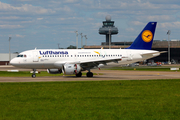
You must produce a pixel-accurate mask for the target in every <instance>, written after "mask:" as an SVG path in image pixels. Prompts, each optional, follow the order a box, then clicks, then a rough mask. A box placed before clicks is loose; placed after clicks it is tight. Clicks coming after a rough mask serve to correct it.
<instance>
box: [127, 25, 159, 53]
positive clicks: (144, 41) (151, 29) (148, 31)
mask: <svg viewBox="0 0 180 120" xmlns="http://www.w3.org/2000/svg"><path fill="white" fill-rule="evenodd" d="M156 24H157V22H149V23H148V24H147V25H146V27H145V28H144V29H143V30H142V32H141V33H140V34H139V36H138V37H137V38H136V39H135V40H134V42H133V43H132V44H131V46H130V47H128V48H127V49H143V50H151V47H152V43H153V38H154V33H155V29H156Z"/></svg>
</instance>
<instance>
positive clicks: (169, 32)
mask: <svg viewBox="0 0 180 120" xmlns="http://www.w3.org/2000/svg"><path fill="white" fill-rule="evenodd" d="M170 34H171V30H168V32H167V35H168V64H171V61H170V41H169V36H170Z"/></svg>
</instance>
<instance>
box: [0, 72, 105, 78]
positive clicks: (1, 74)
mask: <svg viewBox="0 0 180 120" xmlns="http://www.w3.org/2000/svg"><path fill="white" fill-rule="evenodd" d="M93 74H94V75H97V73H93ZM31 75H32V73H30V72H29V71H20V72H7V71H0V77H31ZM82 75H84V76H85V75H86V73H82ZM99 75H102V74H99ZM36 76H37V77H42V76H63V73H61V74H49V73H47V72H46V71H41V72H40V73H38V74H36ZM65 76H70V75H65ZM72 76H75V75H72Z"/></svg>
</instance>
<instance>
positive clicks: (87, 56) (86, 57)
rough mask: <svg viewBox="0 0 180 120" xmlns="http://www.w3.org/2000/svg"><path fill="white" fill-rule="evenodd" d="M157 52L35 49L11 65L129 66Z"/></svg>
mask: <svg viewBox="0 0 180 120" xmlns="http://www.w3.org/2000/svg"><path fill="white" fill-rule="evenodd" d="M157 52H158V51H154V50H136V49H35V50H28V51H24V52H22V53H20V54H19V55H18V57H16V58H14V59H12V60H11V64H12V65H13V66H16V67H21V68H29V69H43V68H44V69H54V68H58V69H61V68H62V67H63V65H64V64H66V63H75V64H77V63H79V64H81V63H89V62H93V61H96V62H97V61H100V62H103V60H107V59H111V60H112V59H116V60H117V58H119V60H118V63H119V64H129V63H134V62H138V61H142V60H146V59H149V58H152V57H155V56H158V55H159V53H157ZM144 54H146V55H144ZM111 62H113V61H111Z"/></svg>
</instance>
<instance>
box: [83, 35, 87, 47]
mask: <svg viewBox="0 0 180 120" xmlns="http://www.w3.org/2000/svg"><path fill="white" fill-rule="evenodd" d="M84 37H85V39H86V44H85V45H87V35H84Z"/></svg>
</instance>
